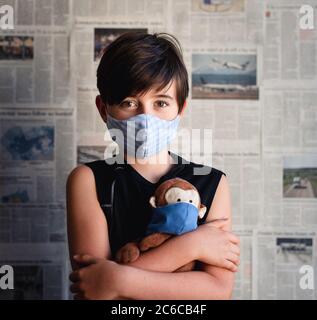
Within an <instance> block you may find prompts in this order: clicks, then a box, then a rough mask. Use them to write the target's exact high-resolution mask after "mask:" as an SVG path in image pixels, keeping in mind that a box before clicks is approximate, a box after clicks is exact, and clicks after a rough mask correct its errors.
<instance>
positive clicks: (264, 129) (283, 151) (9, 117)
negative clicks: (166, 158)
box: [0, 0, 317, 299]
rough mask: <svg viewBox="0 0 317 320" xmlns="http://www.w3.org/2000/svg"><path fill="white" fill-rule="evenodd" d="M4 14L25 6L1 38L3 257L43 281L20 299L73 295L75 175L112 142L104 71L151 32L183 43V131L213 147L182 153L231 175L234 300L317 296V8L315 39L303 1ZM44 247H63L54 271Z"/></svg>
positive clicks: (22, 1) (167, 3)
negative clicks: (310, 276)
mask: <svg viewBox="0 0 317 320" xmlns="http://www.w3.org/2000/svg"><path fill="white" fill-rule="evenodd" d="M3 4H8V5H11V6H13V8H14V21H15V26H14V30H6V31H3V30H1V33H0V115H1V127H0V151H1V153H0V242H1V243H2V245H1V250H2V249H3V250H6V251H4V252H8V254H9V253H10V256H7V255H6V256H5V259H8V260H10V261H16V263H17V264H18V263H19V261H20V260H27V261H30V263H29V264H27V267H25V266H24V265H22V266H21V268H20V269H19V270H20V271H18V273H19V277H26V278H28V279H33V278H34V279H35V277H36V276H37V275H40V278H41V280H40V281H41V288H43V290H42V289H41V290H39V291H37V292H33V293H30V294H28V293H26V294H24V295H22V294H21V296H19V297H21V298H28V297H31V296H34V297H36V298H50V297H56V298H63V299H67V298H69V297H71V295H70V294H69V292H68V290H67V287H65V286H64V287H63V286H59V284H60V279H63V282H62V283H64V284H65V283H67V273H68V272H69V268H70V266H69V261H68V254H67V242H66V238H67V237H66V225H65V220H66V219H65V182H66V178H67V175H68V173H69V172H70V171H71V169H72V168H73V167H75V165H76V163H84V162H88V161H92V160H96V159H103V158H104V156H105V154H104V152H105V146H106V145H107V144H108V143H110V142H111V139H110V137H109V135H108V133H107V131H106V125H105V124H104V122H102V120H101V118H100V116H99V114H98V111H97V108H96V107H95V97H96V95H97V94H98V90H97V88H96V68H97V66H98V63H99V61H100V57H101V54H102V50H103V49H104V48H105V47H106V46H107V45H108V44H109V43H111V42H112V41H113V40H114V39H116V37H118V36H119V35H120V34H122V33H124V32H126V31H130V30H135V31H137V30H144V31H147V32H148V33H153V32H160V31H163V32H164V31H165V32H169V33H172V34H173V35H175V36H176V37H177V38H178V40H179V41H180V42H181V45H182V49H183V54H184V59H185V63H186V66H187V69H188V73H189V84H190V94H189V99H188V107H187V109H186V111H185V115H184V117H183V118H182V120H181V124H180V129H183V128H184V129H194V130H195V129H198V130H202V129H204V130H205V131H204V134H205V135H206V136H207V137H208V138H207V139H204V140H205V144H204V145H203V146H201V143H200V141H202V139H203V138H204V137H203V136H201V135H199V134H197V135H193V136H190V137H186V138H185V139H184V138H183V140H182V136H181V134H180V135H179V136H178V137H177V139H175V141H174V142H173V144H172V146H171V149H172V150H173V151H174V152H175V151H176V152H178V153H180V155H182V156H184V157H185V158H187V159H190V160H193V161H196V162H204V163H206V164H208V165H211V166H213V167H216V168H218V169H220V170H223V171H224V172H225V173H226V174H227V177H228V180H229V183H230V189H231V195H232V206H233V228H234V232H236V233H237V234H238V235H239V236H240V238H241V251H242V252H241V266H240V270H239V272H238V273H237V275H236V281H235V289H234V295H233V297H234V299H251V298H256V299H266V298H272V299H284V298H292V299H293V298H299V299H301V298H304V297H306V298H310V299H316V289H311V288H306V289H303V288H302V287H300V285H299V283H300V281H301V276H302V274H300V273H298V269H300V267H301V266H300V263H301V262H305V264H306V265H308V266H311V267H312V268H313V269H314V270H316V258H315V256H314V253H310V252H314V249H315V247H314V246H315V245H316V237H315V236H314V232H316V231H317V167H316V164H317V111H316V110H317V105H316V101H317V99H316V98H317V96H316V95H317V94H316V92H317V91H316V89H317V81H316V80H317V79H316V78H317V48H316V45H317V41H316V40H317V31H316V25H317V19H316V17H317V13H316V12H317V0H307V1H305V4H306V5H310V6H311V8H313V11H314V13H315V15H314V25H315V28H314V29H306V30H304V29H302V28H300V24H299V20H300V18H301V14H300V8H301V6H302V5H303V4H304V3H303V1H301V0H266V1H263V0H229V1H228V0H217V1H203V0H120V1H118V0H94V1H93V0H76V1H72V0H69V1H68V0H58V1H54V0H45V1H44V0H0V5H3ZM184 141H185V143H184ZM198 142H199V143H198ZM188 145H190V146H191V147H192V149H190V151H189V152H188ZM201 153H204V155H205V156H203V157H202V156H201ZM273 227H274V228H283V230H281V229H276V230H275V229H274V232H273V231H272V230H271V229H272V228H273ZM267 228H269V229H270V230H271V231H270V232H271V233H267V231H266V230H267ZM262 229H263V230H262ZM254 230H255V231H254ZM275 232H281V233H280V234H275ZM297 232H302V233H301V234H297ZM296 237H297V238H296ZM279 238H281V240H279ZM284 238H285V239H295V240H287V241H286V240H285V241H284V240H283V239H284ZM298 238H299V239H301V238H303V239H306V240H304V241H301V240H296V239H298ZM307 239H311V240H307ZM277 243H278V244H277ZM283 243H285V244H283ZM35 244H36V245H37V246H38V248H39V249H38V251H36V252H38V254H39V255H40V254H41V252H43V251H42V248H46V247H47V248H54V249H49V250H55V248H57V249H56V250H57V251H55V253H56V256H55V257H54V259H53V258H52V259H51V260H50V258H48V260H47V261H48V262H47V264H42V262H41V261H40V259H39V258H38V257H36V256H35V257H34V256H33V255H31V253H29V251H28V250H27V249H26V248H29V246H32V247H33V246H34V245H35ZM60 247H62V248H64V249H63V250H59V249H58V248H60ZM285 248H286V249H285ZM287 248H289V249H287ZM298 248H305V250H304V249H303V250H304V251H305V254H303V256H304V258H305V259H302V254H299V255H297V253H296V254H295V253H294V252H296V250H297V249H298ZM7 249H8V250H7ZM22 250H24V251H25V255H24V256H21V257H26V258H25V259H24V258H23V259H22V258H21V257H20V254H21V251H22ZM43 250H44V249H43ZM315 251H316V250H315ZM0 252H1V255H0V259H1V261H2V260H5V259H4V258H3V259H2V251H0ZM49 252H52V251H49ZM278 252H279V253H278ZM280 252H282V253H280ZM308 252H309V253H308ZM288 254H289V255H290V256H291V257H292V258H288ZM293 256H294V258H293ZM307 257H308V258H307ZM55 258H56V259H55ZM283 259H284V260H283ZM56 261H59V262H56ZM65 261H66V263H64V262H65ZM294 261H295V262H294ZM255 262H256V264H255ZM1 263H2V262H1ZM29 265H30V267H29ZM53 265H54V268H55V269H54V270H55V272H54V277H55V278H51V279H50V280H47V281H46V280H45V279H46V278H45V276H43V275H45V272H46V271H45V270H50V269H46V268H51V267H52V266H53ZM263 270H264V271H265V272H266V271H268V270H269V272H267V276H266V275H263ZM43 279H44V280H43ZM315 279H316V276H315ZM32 281H33V280H32ZM50 281H56V287H55V288H54V289H52V292H53V293H52V294H51V293H47V292H51V291H50V290H51V289H50V288H51V286H52V282H50ZM286 288H287V290H286ZM46 290H48V291H46ZM60 290H62V291H60ZM17 297H18V295H15V296H14V298H17ZM7 298H8V297H7ZM9 298H10V297H9ZM11 298H12V297H11Z"/></svg>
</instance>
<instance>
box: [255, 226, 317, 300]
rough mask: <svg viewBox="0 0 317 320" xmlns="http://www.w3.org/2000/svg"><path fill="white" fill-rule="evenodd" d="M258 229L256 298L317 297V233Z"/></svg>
mask: <svg viewBox="0 0 317 320" xmlns="http://www.w3.org/2000/svg"><path fill="white" fill-rule="evenodd" d="M308 230H309V229H305V230H303V231H301V229H299V228H297V229H287V230H285V228H284V229H278V228H271V229H267V230H266V229H258V230H255V231H254V236H253V255H252V261H253V268H252V274H253V282H252V296H253V299H261V300H262V299H272V300H303V299H305V300H315V299H316V298H317V296H316V290H313V288H314V287H315V286H316V278H314V276H313V270H316V267H317V266H316V264H317V257H316V252H317V250H316V241H317V232H316V231H315V230H312V231H308Z"/></svg>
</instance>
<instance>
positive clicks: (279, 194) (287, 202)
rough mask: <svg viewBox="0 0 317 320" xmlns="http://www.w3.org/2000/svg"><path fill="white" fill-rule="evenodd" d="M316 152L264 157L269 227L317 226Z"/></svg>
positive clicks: (265, 200)
mask: <svg viewBox="0 0 317 320" xmlns="http://www.w3.org/2000/svg"><path fill="white" fill-rule="evenodd" d="M316 164H317V153H285V154H280V155H278V154H274V155H273V154H265V155H264V157H263V172H264V179H263V190H264V212H263V220H262V223H263V224H264V225H266V226H289V227H310V226H311V227H315V226H316V227H317V168H316Z"/></svg>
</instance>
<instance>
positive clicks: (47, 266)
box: [0, 243, 68, 300]
mask: <svg viewBox="0 0 317 320" xmlns="http://www.w3.org/2000/svg"><path fill="white" fill-rule="evenodd" d="M0 252H1V256H0V265H9V266H12V268H13V277H14V290H0V300H57V299H66V298H67V294H66V292H67V285H68V283H67V281H65V279H66V278H67V276H68V275H67V274H66V259H65V257H66V248H65V244H59V245H56V244H54V245H53V244H39V243H38V244H37V243H36V244H32V246H29V245H28V244H11V245H8V244H0Z"/></svg>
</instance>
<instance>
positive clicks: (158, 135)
mask: <svg viewBox="0 0 317 320" xmlns="http://www.w3.org/2000/svg"><path fill="white" fill-rule="evenodd" d="M179 121H180V116H179V115H177V117H176V118H174V119H173V120H163V119H160V118H158V117H156V116H153V115H151V114H145V113H142V114H138V115H136V116H133V117H130V118H128V119H126V120H118V119H115V118H113V117H111V116H110V115H109V114H108V115H107V127H108V130H109V132H110V135H111V138H112V140H113V141H115V142H116V143H118V145H119V148H120V151H121V150H123V148H124V151H126V152H127V153H128V154H129V155H130V156H133V157H135V158H141V159H144V158H147V157H150V156H153V155H156V154H158V153H159V152H160V151H161V150H163V149H164V148H165V147H167V146H168V145H169V144H170V143H171V141H172V140H173V139H174V138H175V136H176V134H177V128H178V124H179Z"/></svg>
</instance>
